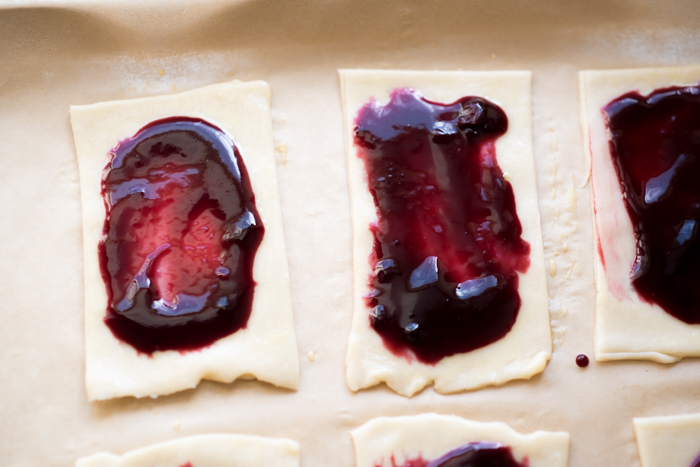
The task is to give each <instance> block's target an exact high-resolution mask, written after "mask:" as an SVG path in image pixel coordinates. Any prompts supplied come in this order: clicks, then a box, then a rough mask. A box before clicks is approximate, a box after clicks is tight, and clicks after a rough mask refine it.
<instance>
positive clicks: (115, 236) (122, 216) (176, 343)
mask: <svg viewBox="0 0 700 467" xmlns="http://www.w3.org/2000/svg"><path fill="white" fill-rule="evenodd" d="M110 156H111V160H110V162H109V164H108V165H107V167H106V168H105V169H104V172H103V181H102V195H103V197H104V201H105V207H106V210H107V214H106V219H105V224H104V231H103V233H104V237H103V240H102V241H101V242H100V244H99V258H100V266H101V269H102V277H103V279H104V281H105V285H106V287H107V296H108V305H107V316H106V317H105V323H106V324H107V326H108V327H109V329H110V330H111V331H112V333H113V334H114V336H115V337H116V338H117V339H119V340H121V341H123V342H126V343H128V344H130V345H131V346H133V347H134V348H135V349H136V350H137V351H139V352H142V353H146V354H151V353H153V352H155V351H156V350H179V351H188V350H196V349H200V348H202V347H206V346H208V345H211V344H212V343H214V342H215V341H216V340H218V339H220V338H222V337H224V336H227V335H229V334H232V333H234V332H236V331H237V330H238V329H241V328H244V327H245V326H246V323H247V322H248V317H249V316H250V311H251V307H252V303H253V291H254V287H255V281H254V280H253V260H254V258H255V253H256V251H257V249H258V246H259V245H260V242H261V241H262V238H263V233H264V228H263V225H262V222H261V220H260V216H259V215H258V212H257V210H256V208H255V197H254V195H253V190H252V188H251V185H250V180H249V179H248V173H247V171H246V168H245V165H244V164H243V159H242V158H241V156H240V154H239V153H238V150H237V149H236V147H235V145H234V144H233V141H232V140H231V139H230V138H229V137H228V136H227V135H226V134H225V133H224V132H223V131H221V130H220V129H218V128H216V127H215V126H213V125H211V124H209V123H207V122H205V121H203V120H199V119H194V118H185V117H173V118H168V119H164V120H158V121H155V122H152V123H150V124H149V125H147V126H146V127H144V128H142V129H141V130H139V132H138V133H137V134H136V135H135V136H134V137H133V138H128V139H126V140H124V141H121V142H120V143H119V144H118V145H117V147H116V148H115V149H114V150H113V151H112V152H111V154H110Z"/></svg>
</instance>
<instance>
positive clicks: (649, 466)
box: [634, 414, 700, 467]
mask: <svg viewBox="0 0 700 467" xmlns="http://www.w3.org/2000/svg"><path fill="white" fill-rule="evenodd" d="M634 432H635V434H636V435H637V445H638V447H639V458H640V459H641V461H642V467H691V465H692V463H693V461H694V460H695V458H696V457H698V455H699V454H700V414H693V415H676V416H671V417H650V418H635V419H634Z"/></svg>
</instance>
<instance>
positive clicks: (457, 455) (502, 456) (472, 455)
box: [392, 441, 528, 467]
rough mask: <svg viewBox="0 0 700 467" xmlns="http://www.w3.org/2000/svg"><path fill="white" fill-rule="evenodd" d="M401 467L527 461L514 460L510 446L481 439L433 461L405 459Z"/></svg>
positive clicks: (501, 465) (503, 466) (503, 465)
mask: <svg viewBox="0 0 700 467" xmlns="http://www.w3.org/2000/svg"><path fill="white" fill-rule="evenodd" d="M392 464H393V467H398V466H396V464H395V463H394V462H392ZM401 467H528V462H527V460H524V461H523V462H518V461H516V460H515V458H513V453H512V451H511V448H510V446H504V445H502V444H498V443H489V442H483V441H482V442H479V443H469V444H465V445H464V446H462V447H459V448H457V449H455V450H453V451H450V452H448V453H447V454H445V455H444V456H442V457H440V458H439V459H435V460H433V461H426V460H424V459H423V458H421V457H419V458H417V459H411V460H406V462H405V463H404V465H403V466H401Z"/></svg>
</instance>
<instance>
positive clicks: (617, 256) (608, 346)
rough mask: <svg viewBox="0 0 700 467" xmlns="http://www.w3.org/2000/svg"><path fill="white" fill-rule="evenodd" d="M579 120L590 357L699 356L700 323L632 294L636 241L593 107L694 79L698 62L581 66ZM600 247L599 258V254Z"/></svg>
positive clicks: (669, 360) (699, 72) (601, 124)
mask: <svg viewBox="0 0 700 467" xmlns="http://www.w3.org/2000/svg"><path fill="white" fill-rule="evenodd" d="M579 78H580V93H581V124H582V126H583V132H584V142H587V144H588V148H587V149H588V151H586V153H587V154H588V155H589V156H590V167H591V191H592V196H591V200H592V203H593V212H594V219H593V221H594V227H595V232H596V239H595V241H596V245H595V246H596V248H594V251H595V265H594V267H595V282H596V303H595V309H596V312H595V356H596V359H597V360H623V359H645V360H653V361H656V362H660V363H672V362H676V361H678V360H680V359H681V358H683V357H689V356H700V325H689V324H686V323H684V322H682V321H680V320H678V319H676V318H674V317H673V316H671V315H669V314H668V313H666V312H665V311H664V310H663V309H662V308H660V307H659V306H657V305H651V304H649V303H647V302H643V301H642V300H640V298H639V296H638V295H637V292H636V291H635V290H634V288H633V287H632V284H631V282H630V279H629V273H630V269H631V267H632V264H633V262H634V258H635V248H636V243H635V239H634V231H633V228H632V222H631V220H630V218H629V215H628V214H627V211H626V209H625V205H624V202H623V199H622V189H621V187H620V183H619V181H618V178H617V174H616V172H615V168H614V166H613V161H612V157H611V155H610V149H609V146H608V137H607V134H606V128H605V123H604V121H603V114H602V111H601V109H602V108H603V107H604V106H605V105H606V104H608V103H609V102H610V101H612V100H613V99H615V98H617V97H619V96H621V95H623V94H625V93H627V92H630V91H638V92H639V93H640V94H642V95H647V94H649V93H650V92H651V91H653V90H654V89H659V88H664V87H669V86H679V85H694V84H697V83H698V81H700V66H695V67H682V68H650V69H630V70H605V71H582V72H581V73H580V75H579ZM601 252H602V255H603V258H604V263H605V264H603V259H602V258H601Z"/></svg>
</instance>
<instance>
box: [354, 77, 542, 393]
mask: <svg viewBox="0 0 700 467" xmlns="http://www.w3.org/2000/svg"><path fill="white" fill-rule="evenodd" d="M340 82H341V92H342V96H343V105H344V115H345V135H346V146H347V162H348V179H349V185H350V199H351V208H352V223H353V272H354V289H353V293H354V312H353V320H352V329H351V332H350V338H349V343H348V354H347V383H348V386H349V387H350V389H352V390H353V391H357V390H359V389H362V388H366V387H370V386H373V385H375V384H379V383H380V382H386V383H387V384H388V386H389V387H390V388H392V389H393V390H395V391H396V392H398V393H399V394H402V395H406V396H410V395H413V394H414V393H416V392H417V391H420V390H421V389H422V388H423V387H425V386H427V385H428V384H430V383H431V382H434V384H435V390H436V391H438V392H442V393H450V392H456V391H461V390H466V389H476V388H479V387H482V386H486V385H500V384H504V383H506V382H508V381H510V380H513V379H527V378H530V377H532V376H533V375H535V374H537V373H539V372H541V371H542V370H543V369H544V367H545V366H546V364H547V361H548V360H549V358H550V356H551V353H552V339H551V333H550V325H549V312H548V309H547V282H546V278H545V269H544V255H543V250H542V236H541V231H540V215H539V206H538V200H537V187H536V184H535V165H534V156H533V151H532V116H531V98H530V93H531V91H530V88H531V73H530V72H528V71H503V72H461V71H455V72H419V71H415V72H414V71H377V70H340ZM402 87H409V88H413V89H416V90H418V91H420V92H421V93H422V94H423V96H425V98H427V99H429V100H431V101H434V102H443V103H451V102H454V101H456V100H457V99H459V98H461V97H465V96H479V97H484V98H486V99H488V100H490V101H492V102H494V103H496V104H497V105H499V106H500V107H501V108H502V109H503V110H504V111H505V113H506V115H507V116H508V121H509V128H508V131H507V132H506V134H505V135H503V136H502V137H500V138H498V139H497V140H496V157H497V160H498V164H499V166H500V167H501V169H502V170H503V172H504V174H506V177H508V180H509V181H510V183H511V184H512V186H513V190H514V193H515V201H516V206H517V211H518V217H519V218H520V220H521V222H522V229H523V233H522V238H523V239H524V240H526V241H527V242H529V243H530V246H531V256H530V260H531V263H530V268H529V270H528V271H527V273H526V274H521V276H520V286H519V293H520V296H521V299H522V306H521V308H520V311H519V315H518V318H517V321H516V323H515V325H514V326H513V328H512V329H511V331H510V332H509V333H508V334H507V335H506V336H505V337H504V338H503V339H500V340H499V341H497V342H495V343H493V344H491V345H488V346H486V347H482V348H480V349H477V350H474V351H471V352H468V353H464V354H457V355H453V356H451V357H447V358H444V359H442V360H441V361H440V362H438V363H437V364H435V365H426V364H423V363H421V362H417V361H414V362H408V361H407V360H405V359H403V358H400V357H395V356H394V355H392V354H391V353H390V352H389V351H388V350H387V349H386V348H385V347H384V345H383V343H382V340H381V338H380V336H379V335H378V334H377V333H376V332H375V331H374V330H373V329H372V328H371V327H370V326H369V319H368V312H369V310H368V309H367V307H366V305H365V302H364V299H363V296H364V295H366V293H367V277H368V275H369V274H370V273H371V269H370V266H369V263H368V259H367V258H368V256H369V254H370V251H371V249H372V242H373V237H372V234H371V232H370V230H369V225H370V223H371V222H372V221H374V220H375V219H376V214H375V207H374V202H373V200H372V197H371V195H370V193H369V190H368V187H367V175H366V172H365V168H364V164H363V163H362V161H361V160H360V158H359V157H357V154H356V148H355V147H354V145H353V143H352V141H353V128H354V124H353V122H354V119H355V117H356V115H357V112H358V110H359V109H360V108H361V107H362V106H363V105H364V104H365V103H366V102H368V101H369V100H370V99H371V98H376V99H377V101H378V102H380V103H382V102H385V101H387V100H388V98H389V94H390V92H391V91H393V90H394V89H396V88H402Z"/></svg>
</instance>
